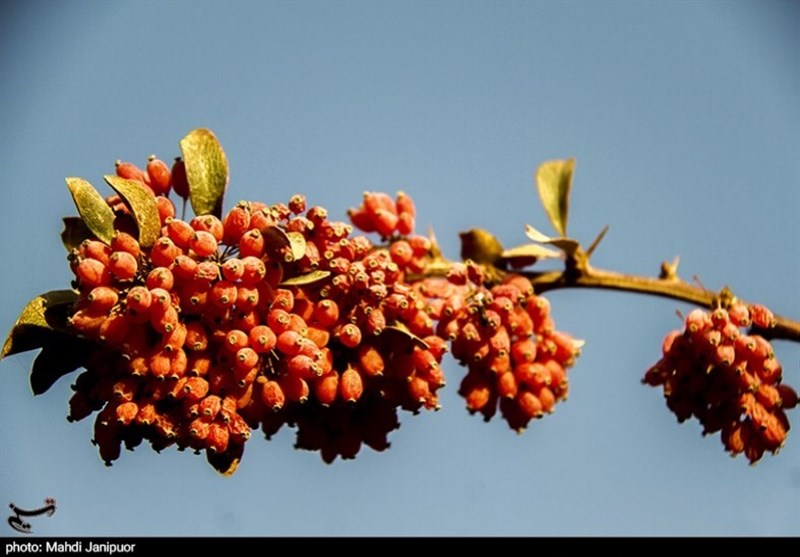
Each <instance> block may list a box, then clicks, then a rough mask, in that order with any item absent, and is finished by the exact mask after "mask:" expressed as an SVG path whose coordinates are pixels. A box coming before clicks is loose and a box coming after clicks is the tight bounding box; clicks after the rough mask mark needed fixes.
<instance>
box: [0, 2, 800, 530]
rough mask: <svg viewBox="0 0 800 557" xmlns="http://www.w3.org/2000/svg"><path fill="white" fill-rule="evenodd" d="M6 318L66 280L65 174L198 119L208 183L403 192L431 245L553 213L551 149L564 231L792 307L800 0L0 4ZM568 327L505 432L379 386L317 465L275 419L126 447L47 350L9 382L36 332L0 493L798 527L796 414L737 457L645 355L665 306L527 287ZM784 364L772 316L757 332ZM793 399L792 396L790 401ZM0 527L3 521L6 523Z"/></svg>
mask: <svg viewBox="0 0 800 557" xmlns="http://www.w3.org/2000/svg"><path fill="white" fill-rule="evenodd" d="M0 15H1V17H0V28H1V29H2V32H1V33H0V76H2V77H1V78H0V159H1V160H2V164H1V165H0V331H2V333H3V335H5V334H6V332H7V331H8V330H9V329H10V327H11V326H12V325H13V323H14V320H15V319H16V317H17V315H18V313H19V311H20V310H21V309H22V307H23V306H24V304H25V303H26V302H27V301H28V300H29V299H31V298H33V297H34V296H36V295H37V294H40V293H42V292H45V291H48V290H53V289H59V288H65V287H66V286H67V285H68V284H69V280H70V278H71V277H70V272H69V269H68V267H67V263H66V260H65V256H64V252H63V248H62V247H61V245H60V241H59V239H58V234H59V232H60V227H61V224H60V223H61V217H63V216H66V215H71V214H74V208H73V205H72V201H71V199H70V196H69V193H68V191H67V189H66V187H65V183H64V177H66V176H81V177H83V178H86V179H88V180H89V181H90V182H92V183H94V184H95V185H96V186H98V187H100V186H101V185H102V176H103V175H104V174H108V173H111V172H112V171H113V163H114V161H115V160H116V159H125V160H132V161H134V162H137V163H139V164H144V162H145V161H146V157H147V155H149V154H150V153H156V154H158V155H159V156H161V157H162V158H164V159H165V160H169V159H171V158H172V157H174V156H176V155H178V154H179V150H178V141H179V140H180V138H181V137H183V136H184V135H185V134H186V133H187V132H188V131H189V130H191V129H194V128H198V127H208V128H211V129H212V130H214V132H215V133H216V134H217V136H218V138H219V139H220V141H221V142H222V145H223V146H224V148H225V150H226V152H227V155H228V159H229V162H230V167H231V182H230V186H229V190H228V191H229V193H228V196H227V203H226V207H230V206H232V204H233V203H235V202H236V201H238V200H240V199H253V200H263V201H266V202H270V203H272V202H278V201H286V200H288V198H289V197H290V196H291V195H292V194H293V193H297V192H302V193H305V194H306V195H307V196H308V198H309V201H310V202H311V203H313V204H320V205H324V206H326V207H327V208H328V210H329V213H330V214H331V215H334V216H337V215H338V217H337V218H343V217H344V214H345V211H346V210H347V208H348V207H350V206H354V205H357V204H358V203H359V201H360V195H361V192H363V191H364V190H386V191H389V192H394V191H396V190H399V189H403V190H405V191H406V192H408V193H409V194H410V195H411V196H412V197H413V198H414V199H415V200H416V203H417V208H418V217H417V223H418V226H419V227H420V228H422V229H424V228H426V227H427V226H433V227H434V228H435V230H436V233H437V236H438V238H439V240H440V243H441V245H442V248H443V250H444V252H445V253H446V254H448V255H450V256H451V257H456V256H457V254H458V249H459V247H458V234H457V233H458V232H459V231H462V230H465V229H467V228H470V227H472V226H481V227H484V228H487V229H489V230H491V231H492V232H494V233H495V234H496V235H497V236H498V238H500V239H501V241H503V242H504V243H505V244H506V245H508V246H511V245H515V244H519V243H522V242H524V241H525V238H524V225H525V224H527V223H530V224H534V225H535V226H537V228H540V229H542V230H544V231H550V227H549V224H548V223H547V221H546V217H545V216H544V212H543V211H542V209H541V208H540V207H539V205H538V200H537V197H536V194H535V191H534V189H533V180H532V175H533V172H534V171H535V169H536V167H537V166H538V165H539V164H540V163H541V162H543V161H545V160H549V159H553V158H566V157H570V156H574V157H576V158H577V170H576V175H575V183H574V186H573V204H572V207H571V214H570V221H571V222H570V233H571V235H573V236H574V237H576V238H578V239H580V240H582V241H584V242H589V241H591V239H592V238H593V237H594V236H595V234H596V233H597V232H598V231H599V230H600V229H601V228H602V227H603V226H604V225H606V224H609V225H610V226H611V229H610V232H609V234H608V236H607V237H606V239H605V241H604V242H603V244H602V245H601V247H600V248H599V249H598V251H597V253H596V255H595V258H594V263H595V264H596V265H598V266H602V267H607V268H611V269H616V270H619V271H625V272H631V273H638V274H655V273H657V272H658V268H659V265H660V263H661V262H662V261H664V260H667V259H669V260H671V259H672V258H673V257H675V256H676V255H679V256H680V258H681V267H680V269H681V272H682V274H683V276H684V277H686V278H691V277H692V276H693V275H697V276H698V277H699V279H700V280H701V281H702V283H703V284H704V285H705V286H706V287H708V288H710V289H718V288H720V287H722V286H723V285H729V286H730V287H731V288H733V289H734V291H735V292H736V293H737V294H738V295H740V296H741V297H743V298H745V299H748V300H753V301H759V302H762V303H764V304H766V305H768V306H770V307H772V308H773V309H774V310H775V311H776V312H777V313H780V314H783V315H787V316H791V317H793V318H795V319H797V318H798V317H800V288H799V287H798V276H800V247H799V246H800V242H798V238H800V46H799V45H800V40H799V39H800V3H798V2H796V1H760V2H748V1H731V2H704V1H693V2H659V3H656V2H644V1H641V2H633V1H631V2H602V1H601V2H588V1H572V2H548V1H529V2H293V3H285V2H224V3H222V2H189V1H185V2H178V1H171V2H143V1H142V2H124V1H123V2H113V3H112V2H99V1H96V2H76V1H65V2H55V1H38V2H36V1H33V2H18V1H13V0H12V1H7V2H5V3H3V6H2V7H1V8H0ZM548 298H549V299H550V300H551V302H552V306H553V313H554V317H555V319H556V323H557V325H558V327H559V328H560V329H563V330H566V331H569V332H571V333H573V334H574V335H575V336H577V337H580V338H584V339H586V341H587V344H586V346H585V348H584V352H583V356H582V357H581V358H580V359H579V361H578V364H577V366H576V367H574V368H573V369H572V370H571V372H570V377H571V393H570V399H569V400H568V401H567V402H566V403H565V404H561V405H559V406H558V407H557V410H556V412H555V413H554V414H552V415H550V416H548V417H546V419H544V420H541V421H539V422H536V423H534V424H532V426H531V427H530V428H529V429H528V431H527V432H526V433H525V434H523V435H516V434H514V433H512V432H511V431H510V430H509V429H508V428H507V426H505V424H504V423H503V422H501V421H500V420H495V421H493V422H491V423H489V424H485V423H483V422H482V421H481V420H480V419H479V418H478V417H471V416H469V415H468V414H467V413H466V411H465V410H464V408H463V400H462V399H461V398H460V397H458V395H457V393H456V390H457V388H456V387H457V385H458V382H459V381H460V378H461V376H462V374H463V370H462V369H461V368H459V367H458V366H457V365H455V364H454V363H453V362H452V361H450V362H449V363H447V364H445V373H446V374H447V376H448V378H449V383H448V386H447V387H446V388H445V389H444V390H443V391H442V393H441V394H442V396H441V399H442V404H443V406H444V407H443V409H442V410H440V411H439V412H436V413H433V412H427V413H423V414H421V415H419V416H412V415H409V414H402V415H401V422H402V425H401V428H400V429H399V430H398V431H396V432H394V433H393V434H392V435H391V438H390V440H391V442H392V447H391V449H390V450H388V451H386V452H383V453H376V452H373V451H371V450H369V449H363V450H362V452H361V453H360V454H359V457H358V458H357V459H356V460H355V461H347V462H342V461H338V460H337V461H336V462H335V463H334V464H333V465H330V466H328V465H325V464H324V463H323V462H322V461H321V459H320V458H319V456H318V455H317V454H315V453H309V452H301V451H295V450H294V449H293V448H292V445H293V435H292V433H291V432H290V431H286V430H284V431H282V432H281V433H280V434H279V435H277V436H276V437H275V438H273V440H271V441H269V442H267V441H265V440H263V439H261V438H259V437H258V436H257V435H256V437H255V438H254V439H251V441H250V442H248V444H247V449H246V454H245V458H244V460H243V463H242V465H241V466H240V468H239V471H238V472H237V473H236V475H235V476H234V477H233V478H230V479H224V478H221V477H219V476H217V475H216V474H215V473H214V472H213V470H212V469H211V468H210V467H208V466H207V464H206V463H205V460H204V459H203V458H202V457H196V456H193V455H192V454H190V453H188V452H187V453H179V452H176V451H174V450H168V451H165V452H163V453H162V454H160V455H158V454H156V453H154V452H152V451H150V450H149V448H147V447H146V446H142V447H140V448H139V449H138V450H136V451H135V452H126V453H124V454H123V455H122V458H121V459H120V460H119V461H117V463H116V464H115V465H114V466H113V467H111V468H106V467H104V466H103V464H102V462H101V461H100V459H99V457H98V456H97V452H96V450H95V448H94V447H93V446H92V445H91V444H90V443H89V439H90V438H91V423H90V421H91V420H86V421H84V422H80V423H77V424H69V423H67V422H66V420H65V419H64V417H65V415H66V411H67V399H68V397H69V394H70V391H69V383H70V379H68V378H64V379H62V380H61V381H59V382H58V383H57V384H56V385H55V386H54V387H53V388H52V389H51V390H50V391H49V392H47V393H46V394H44V395H42V396H39V397H34V396H33V395H32V394H31V392H30V387H29V385H28V377H27V373H28V371H29V370H30V366H31V363H32V361H33V354H23V355H18V356H14V357H11V358H8V359H6V360H3V361H2V363H0V470H1V472H0V503H2V504H4V505H5V504H8V503H10V502H14V503H16V504H17V505H19V506H21V507H26V506H27V507H34V506H37V505H39V504H41V501H42V500H43V499H44V498H45V497H54V498H55V499H56V500H57V502H58V512H57V513H56V514H55V515H54V516H53V517H51V518H40V519H36V522H35V524H34V531H35V532H36V533H37V534H40V535H97V536H103V535H212V536H215V535H220V536H231V535H234V536H235V535H367V536H369V535H401V536H402V535H497V536H502V535H537V536H538V535H567V536H573V535H725V536H729V535H770V536H771V535H793V536H797V535H798V534H800V434H798V431H800V427H795V428H794V429H792V430H791V432H790V434H789V438H788V440H787V444H786V447H785V448H784V450H783V451H782V452H781V454H780V455H778V456H777V457H765V458H764V459H763V460H762V461H761V462H760V463H759V464H758V465H757V466H755V467H751V466H748V465H747V463H746V461H745V460H743V459H742V458H739V459H735V460H732V459H730V458H729V457H728V456H727V455H726V453H724V451H723V450H722V445H721V443H720V441H719V438H718V436H713V437H709V438H702V437H701V435H700V426H699V425H698V424H697V423H696V422H690V423H685V424H682V425H679V424H677V422H676V420H675V418H674V417H673V415H672V414H671V413H670V412H669V411H668V410H667V408H666V406H665V404H664V402H663V399H662V397H661V394H660V392H659V391H657V390H655V389H651V388H647V387H644V386H642V385H641V384H640V382H639V379H640V377H641V376H642V374H643V373H644V371H645V370H646V369H647V367H648V366H649V365H651V364H652V363H654V362H655V361H656V360H657V359H658V357H659V351H660V345H661V339H662V337H663V336H664V334H666V333H667V332H668V331H669V330H671V329H673V328H676V327H677V326H678V325H679V324H680V322H679V320H678V318H677V317H676V316H675V311H676V310H680V311H683V312H686V311H687V309H689V307H690V306H688V305H686V304H682V303H678V302H673V301H670V300H663V299H650V298H646V297H641V296H636V295H632V294H622V293H609V292H599V291H578V290H570V291H558V292H553V293H551V294H548ZM776 351H777V355H778V357H779V358H780V359H781V361H782V362H783V364H784V368H785V371H784V374H785V380H786V381H787V382H789V383H790V384H793V385H795V386H798V385H800V366H799V365H798V363H800V357H799V356H800V351H798V346H797V345H796V344H789V343H785V342H784V343H776ZM790 419H792V420H793V421H795V422H796V421H797V411H793V412H792V413H791V414H790ZM3 534H4V535H9V534H13V532H11V531H10V530H6V531H5V532H4V533H3Z"/></svg>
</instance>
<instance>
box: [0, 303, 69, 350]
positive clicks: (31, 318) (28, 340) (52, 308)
mask: <svg viewBox="0 0 800 557" xmlns="http://www.w3.org/2000/svg"><path fill="white" fill-rule="evenodd" d="M76 299H77V294H76V293H75V292H73V291H72V290H53V291H51V292H47V293H45V294H42V295H41V296H37V297H36V298H34V299H33V300H31V301H30V302H28V304H27V305H26V306H25V308H24V309H23V310H22V313H20V316H19V318H18V319H17V322H16V323H14V326H13V327H12V328H11V332H10V333H9V334H8V337H7V338H6V340H5V342H4V343H3V350H2V352H0V359H2V358H5V357H6V356H11V355H13V354H18V353H20V352H26V351H28V350H33V349H35V348H41V347H42V346H45V345H46V344H47V343H48V342H49V341H50V339H52V338H53V337H59V336H71V333H70V331H69V329H68V328H67V325H66V309H67V308H68V307H69V306H70V305H72V303H73V302H74V301H75V300H76Z"/></svg>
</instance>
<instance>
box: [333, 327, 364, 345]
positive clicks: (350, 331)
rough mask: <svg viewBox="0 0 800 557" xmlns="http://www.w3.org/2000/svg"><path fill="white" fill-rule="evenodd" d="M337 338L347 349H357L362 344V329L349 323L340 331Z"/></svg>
mask: <svg viewBox="0 0 800 557" xmlns="http://www.w3.org/2000/svg"><path fill="white" fill-rule="evenodd" d="M337 338H338V339H339V342H341V343H342V344H343V345H344V346H346V347H347V348H355V347H356V346H358V345H359V344H360V343H361V329H359V328H358V327H356V326H355V325H353V324H352V323H348V324H346V325H344V326H343V327H341V328H339V329H338V333H337Z"/></svg>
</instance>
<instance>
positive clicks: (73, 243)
mask: <svg viewBox="0 0 800 557" xmlns="http://www.w3.org/2000/svg"><path fill="white" fill-rule="evenodd" d="M62 220H63V221H64V230H62V231H61V243H62V244H64V247H65V248H66V250H67V251H72V250H74V249H75V248H77V247H78V246H80V245H81V243H83V241H84V240H89V239H91V238H96V237H97V236H95V235H94V234H93V233H92V231H91V230H89V227H88V226H86V223H85V222H83V219H82V218H80V217H64V218H63V219H62Z"/></svg>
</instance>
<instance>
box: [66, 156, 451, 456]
mask: <svg viewBox="0 0 800 557" xmlns="http://www.w3.org/2000/svg"><path fill="white" fill-rule="evenodd" d="M151 163H152V161H151ZM151 167H156V168H160V169H161V170H163V169H164V167H162V166H160V165H159V166H155V165H153V164H149V165H148V172H147V173H144V172H142V171H138V173H137V170H138V169H136V168H135V167H133V165H131V164H130V163H123V164H118V165H117V174H118V175H120V176H122V177H125V178H128V179H136V180H138V181H139V182H141V184H142V186H143V187H145V188H147V189H148V191H150V192H151V193H152V194H153V195H155V196H156V197H157V200H158V206H159V208H161V207H164V208H166V209H167V210H164V211H161V210H160V211H159V213H160V217H161V225H162V228H161V235H160V237H159V238H158V240H157V241H156V242H155V244H154V245H153V246H152V247H150V248H148V249H145V248H143V247H142V246H141V245H140V244H139V242H138V241H137V239H136V237H135V235H134V234H132V232H133V233H135V231H134V230H128V231H127V232H126V231H121V230H118V231H117V232H116V233H115V235H114V237H113V239H112V240H111V242H110V244H109V245H107V244H105V243H102V242H100V241H98V240H86V241H84V242H83V243H82V244H81V245H80V246H79V247H78V248H77V249H76V250H74V251H73V253H72V254H71V256H70V262H71V268H72V270H73V272H74V273H75V276H76V280H75V287H76V289H77V290H78V291H79V293H80V295H79V298H78V301H77V302H76V303H75V305H74V307H73V313H72V315H71V318H70V325H71V327H72V328H73V329H74V330H75V331H77V332H78V333H80V334H81V335H82V336H84V337H86V338H89V339H92V340H96V341H99V342H101V343H102V344H103V345H104V347H105V349H104V352H103V355H102V357H99V358H96V359H95V360H93V361H92V362H90V363H89V364H88V365H87V366H86V367H87V370H86V372H84V373H83V374H82V375H81V376H80V377H79V378H78V381H77V382H76V384H75V389H76V393H75V395H74V396H73V398H72V401H71V414H70V417H71V419H80V418H83V417H85V416H87V415H88V414H90V413H91V411H93V410H100V413H99V414H98V417H97V425H96V431H95V441H96V442H97V443H98V444H99V445H100V452H101V455H102V456H103V458H104V459H105V460H106V461H107V462H110V461H111V460H114V459H115V458H116V457H117V456H118V455H119V450H120V445H121V442H122V441H128V440H130V439H133V440H136V439H139V440H141V439H142V438H145V439H149V440H150V441H151V442H152V443H153V445H154V447H156V448H162V447H164V446H167V445H169V444H172V443H177V445H178V446H179V447H192V448H194V449H197V450H200V449H206V450H208V451H209V452H210V453H224V452H225V451H227V450H228V448H229V447H230V446H231V445H235V444H241V443H243V442H244V441H245V440H247V438H248V437H249V435H250V430H251V428H256V427H258V425H259V424H261V425H262V427H263V429H264V431H265V433H266V434H267V435H268V436H269V435H271V434H272V433H274V432H275V431H277V430H278V429H279V428H280V427H281V426H282V425H283V424H290V425H294V426H296V427H297V428H298V437H297V446H298V447H300V448H306V449H312V450H320V451H321V452H322V455H323V458H325V460H327V461H330V460H332V459H333V458H335V457H336V456H337V455H341V456H343V457H352V456H354V455H355V453H356V452H357V451H358V450H359V448H360V445H361V443H362V442H364V443H367V444H368V445H370V446H371V447H373V448H375V449H377V450H382V449H383V448H385V447H387V446H388V442H387V440H386V435H387V434H388V432H390V431H392V430H393V429H395V428H396V427H397V417H396V408H398V407H402V408H404V409H407V410H410V411H418V410H419V409H420V408H423V407H424V408H437V407H438V399H437V396H436V391H437V390H438V389H439V388H440V387H442V386H443V385H444V375H443V374H442V371H441V368H440V366H439V364H440V362H441V359H442V356H443V354H444V352H445V351H446V346H445V343H444V342H443V341H442V340H441V339H439V338H438V337H436V336H435V335H434V322H433V321H432V319H431V318H430V316H429V315H428V314H427V313H426V311H425V304H424V303H423V301H422V300H421V299H420V298H419V295H418V293H417V292H415V290H414V289H413V288H412V287H411V286H410V285H409V284H408V283H406V282H405V275H406V273H408V272H418V271H420V270H422V269H423V268H424V265H425V261H426V257H427V256H428V252H429V250H430V246H431V245H430V241H429V240H428V239H427V238H424V237H422V236H414V235H412V234H411V233H412V232H413V222H414V206H413V202H412V201H411V199H410V198H409V197H408V196H406V195H404V194H400V195H399V196H398V199H397V201H396V202H395V201H393V200H391V198H389V196H387V195H386V194H377V193H375V194H367V195H365V199H364V209H363V211H364V215H363V218H362V223H364V222H366V223H372V222H373V221H371V220H370V219H374V223H375V226H376V227H377V228H375V229H376V230H380V232H381V234H382V235H384V236H387V237H388V236H391V242H390V243H389V244H388V245H385V246H375V245H373V244H372V243H371V242H370V241H369V240H368V239H367V238H366V237H364V236H356V237H350V233H351V231H352V228H351V226H350V225H348V224H346V223H343V222H336V221H331V220H329V219H328V218H327V213H326V210H325V209H323V208H321V207H311V208H307V207H306V199H305V197H303V196H302V195H296V196H294V197H292V199H290V200H289V202H288V204H275V205H272V206H267V205H264V204H262V203H256V202H242V203H239V204H238V205H237V206H236V207H234V208H233V209H231V210H230V211H229V212H228V213H227V214H226V215H225V216H224V218H222V219H219V218H217V217H215V216H213V215H201V216H197V217H195V218H193V219H192V220H190V221H184V220H181V219H178V218H175V210H174V205H173V204H172V202H171V201H170V200H169V199H168V197H167V196H168V194H169V191H170V185H171V183H172V182H173V181H174V177H173V178H170V172H169V169H167V170H166V171H165V172H166V174H165V177H164V181H165V182H166V185H159V186H157V187H156V188H154V187H153V185H154V184H155V182H156V180H155V178H154V176H152V175H150V174H149V171H150V169H151ZM173 170H174V168H173ZM144 176H149V179H148V180H145V179H144V178H143V177H144ZM387 200H388V202H387ZM107 201H108V203H109V205H111V206H112V207H114V208H115V210H116V212H117V213H118V218H123V217H126V216H130V214H129V213H130V211H129V209H128V208H127V207H126V206H125V205H124V202H123V200H122V199H119V198H116V197H112V198H109V199H108V200H107ZM130 222H135V221H132V220H131V221H130ZM130 222H129V223H128V224H130ZM387 222H388V223H389V224H390V225H391V226H389V224H386V223H387ZM362 400H363V402H362Z"/></svg>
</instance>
